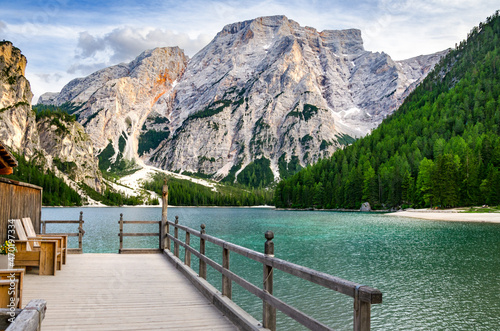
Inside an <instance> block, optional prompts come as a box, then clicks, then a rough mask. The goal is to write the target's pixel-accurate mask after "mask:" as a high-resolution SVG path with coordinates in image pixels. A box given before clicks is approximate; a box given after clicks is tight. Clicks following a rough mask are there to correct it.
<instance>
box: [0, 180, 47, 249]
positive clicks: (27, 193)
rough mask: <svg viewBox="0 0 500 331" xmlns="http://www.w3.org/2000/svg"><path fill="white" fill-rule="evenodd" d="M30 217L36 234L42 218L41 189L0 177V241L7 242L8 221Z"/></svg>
mask: <svg viewBox="0 0 500 331" xmlns="http://www.w3.org/2000/svg"><path fill="white" fill-rule="evenodd" d="M22 217H30V218H31V221H32V222H33V227H34V228H35V231H36V232H37V233H39V232H40V219H41V217H42V188H41V187H39V186H35V185H32V184H27V183H22V182H18V181H14V180H10V179H6V178H1V177H0V239H1V240H2V241H1V242H4V241H5V240H7V239H8V238H7V230H8V221H9V219H13V218H22Z"/></svg>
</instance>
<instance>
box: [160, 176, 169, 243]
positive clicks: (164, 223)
mask: <svg viewBox="0 0 500 331" xmlns="http://www.w3.org/2000/svg"><path fill="white" fill-rule="evenodd" d="M167 209H168V185H167V179H166V178H165V181H164V184H163V190H162V196H161V225H160V249H162V250H163V249H165V246H167V247H168V250H170V239H166V238H165V235H166V234H167V233H168V224H167V211H168V210H167Z"/></svg>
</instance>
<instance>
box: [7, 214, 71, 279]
mask: <svg viewBox="0 0 500 331" xmlns="http://www.w3.org/2000/svg"><path fill="white" fill-rule="evenodd" d="M14 226H15V228H16V234H17V237H18V238H19V240H18V241H16V244H17V243H19V242H22V241H25V242H26V249H27V250H28V251H39V250H41V249H42V248H41V247H42V243H43V242H45V241H55V242H56V249H55V254H56V268H57V270H61V268H62V262H63V256H62V253H61V252H62V245H63V239H62V238H61V237H44V238H39V237H35V238H28V236H27V235H26V232H25V230H24V226H23V224H22V222H21V220H20V219H15V220H14ZM16 248H17V247H16ZM18 250H19V249H18ZM16 259H17V254H16Z"/></svg>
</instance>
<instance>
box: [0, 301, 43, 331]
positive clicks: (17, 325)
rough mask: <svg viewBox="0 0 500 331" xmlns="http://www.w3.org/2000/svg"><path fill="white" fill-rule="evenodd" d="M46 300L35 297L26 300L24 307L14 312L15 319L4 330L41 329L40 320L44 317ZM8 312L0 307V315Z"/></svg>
mask: <svg viewBox="0 0 500 331" xmlns="http://www.w3.org/2000/svg"><path fill="white" fill-rule="evenodd" d="M46 309H47V302H46V301H45V300H41V299H35V300H31V301H30V302H28V304H27V305H26V307H24V309H21V310H17V309H16V311H15V312H14V315H15V319H14V320H13V321H12V323H10V324H9V326H8V327H7V329H6V331H36V330H41V329H42V327H41V326H42V321H43V319H44V318H45V310H46ZM7 314H9V312H7V311H6V309H1V312H0V315H1V316H4V315H7Z"/></svg>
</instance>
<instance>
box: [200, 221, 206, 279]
mask: <svg viewBox="0 0 500 331" xmlns="http://www.w3.org/2000/svg"><path fill="white" fill-rule="evenodd" d="M200 227H201V231H200V233H201V236H200V254H201V255H205V239H204V238H203V235H204V234H205V224H202V225H200ZM199 274H200V277H201V278H203V279H207V263H206V262H205V261H203V260H202V259H200V272H199Z"/></svg>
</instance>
